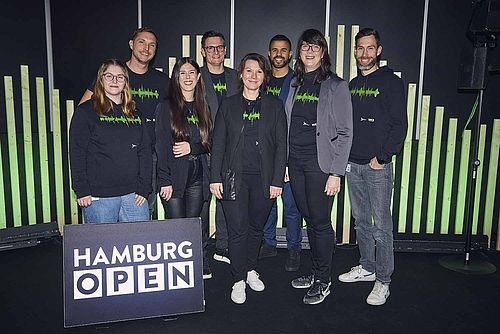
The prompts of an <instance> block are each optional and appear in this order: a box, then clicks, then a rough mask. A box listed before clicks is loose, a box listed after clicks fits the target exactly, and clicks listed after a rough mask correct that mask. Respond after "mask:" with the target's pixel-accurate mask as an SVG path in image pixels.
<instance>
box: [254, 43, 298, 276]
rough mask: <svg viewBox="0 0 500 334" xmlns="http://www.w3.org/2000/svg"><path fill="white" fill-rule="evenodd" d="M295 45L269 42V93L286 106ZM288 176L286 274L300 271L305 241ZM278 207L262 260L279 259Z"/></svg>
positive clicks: (270, 222) (285, 196)
mask: <svg viewBox="0 0 500 334" xmlns="http://www.w3.org/2000/svg"><path fill="white" fill-rule="evenodd" d="M291 48H292V45H291V43H290V40H289V39H288V37H286V36H284V35H276V36H274V37H273V38H271V41H270V42H269V51H268V56H269V61H270V62H271V67H272V75H271V78H270V80H269V84H268V85H267V87H266V93H267V94H270V95H274V96H277V97H279V99H280V100H281V101H283V103H285V102H286V98H287V96H288V91H289V88H290V82H291V81H292V77H293V76H294V72H293V70H292V69H291V68H290V67H289V63H290V60H291V59H292V50H291ZM288 181H289V180H288V172H287V173H286V175H285V184H284V186H283V193H282V194H281V200H282V201H283V208H284V219H285V224H286V241H287V248H288V258H287V260H286V262H285V270H286V271H297V270H299V267H300V250H301V244H300V242H301V240H302V227H301V221H302V218H301V216H300V214H299V210H298V209H297V205H296V204H295V199H294V198H293V194H292V190H291V188H290V183H289V182H288ZM277 218H278V217H277V206H276V203H274V205H273V208H272V209H271V213H270V214H269V218H268V220H267V223H266V225H265V226H264V240H263V241H262V245H261V248H260V253H259V258H261V259H262V258H266V257H273V256H276V254H277V252H276V244H277V241H276V223H277Z"/></svg>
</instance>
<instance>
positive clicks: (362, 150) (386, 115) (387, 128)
mask: <svg viewBox="0 0 500 334" xmlns="http://www.w3.org/2000/svg"><path fill="white" fill-rule="evenodd" d="M349 89H350V91H351V98H352V109H353V125H354V129H353V132H354V136H353V141H352V148H351V154H350V156H349V161H352V162H354V163H357V164H367V163H369V162H370V160H371V159H372V158H373V157H377V158H378V160H379V161H384V162H390V160H391V157H392V156H393V155H395V154H398V153H399V151H400V150H401V147H402V146H403V142H404V139H405V137H406V129H407V127H408V121H407V116H406V103H405V90H404V86H403V81H402V80H401V79H400V78H399V77H398V76H396V75H395V74H394V72H393V71H392V70H391V69H390V68H388V67H386V66H384V67H381V68H379V69H378V70H376V71H375V72H372V73H370V74H368V75H366V76H362V75H358V76H357V77H356V78H354V79H352V81H351V82H350V83H349Z"/></svg>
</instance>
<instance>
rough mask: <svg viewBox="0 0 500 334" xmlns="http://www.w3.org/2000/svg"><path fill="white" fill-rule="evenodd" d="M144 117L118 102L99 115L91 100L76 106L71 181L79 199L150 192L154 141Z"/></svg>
mask: <svg viewBox="0 0 500 334" xmlns="http://www.w3.org/2000/svg"><path fill="white" fill-rule="evenodd" d="M144 123H145V122H144V121H143V118H142V117H140V115H136V116H134V117H133V118H127V117H126V116H125V115H124V114H123V112H122V108H121V106H119V105H116V104H114V103H113V109H112V110H111V111H110V112H109V113H108V114H107V115H106V116H99V115H97V113H96V112H95V111H94V109H93V108H92V100H89V101H87V102H85V103H82V104H81V105H79V106H78V108H76V111H75V113H74V114H73V118H72V120H71V127H70V130H69V136H70V143H69V146H70V148H69V154H70V161H71V180H72V183H73V189H74V190H75V193H76V196H77V198H81V197H85V196H88V195H92V196H96V197H115V196H122V195H126V194H130V193H133V192H135V193H137V194H139V195H141V196H143V197H146V198H147V197H148V194H149V193H150V192H151V172H152V170H151V167H152V156H151V144H150V139H149V135H148V132H147V129H146V126H145V124H144Z"/></svg>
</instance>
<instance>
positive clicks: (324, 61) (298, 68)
mask: <svg viewBox="0 0 500 334" xmlns="http://www.w3.org/2000/svg"><path fill="white" fill-rule="evenodd" d="M303 42H306V43H309V44H314V45H319V46H320V47H321V50H322V51H323V58H321V64H320V66H319V72H318V74H317V75H316V78H314V83H321V82H323V81H325V80H326V79H328V78H329V77H330V76H331V75H332V74H333V72H332V70H331V67H332V63H331V62H330V55H329V54H328V43H327V42H326V39H325V36H323V34H322V33H321V32H320V31H319V30H316V29H307V30H305V31H304V32H303V33H302V35H300V38H299V42H298V43H297V61H296V62H295V74H296V76H295V80H294V82H293V83H292V87H298V86H302V84H303V82H304V74H305V73H306V70H305V66H304V63H303V62H302V59H301V58H300V48H301V46H302V43H303Z"/></svg>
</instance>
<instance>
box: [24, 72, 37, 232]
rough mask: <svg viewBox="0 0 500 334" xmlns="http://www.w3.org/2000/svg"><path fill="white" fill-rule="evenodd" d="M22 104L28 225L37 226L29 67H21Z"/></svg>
mask: <svg viewBox="0 0 500 334" xmlns="http://www.w3.org/2000/svg"><path fill="white" fill-rule="evenodd" d="M21 104H22V110H23V143H24V170H25V178H26V203H27V206H28V224H29V225H34V224H36V201H35V177H34V168H33V138H32V135H31V133H32V132H33V131H32V129H31V107H30V82H29V74H28V66H26V65H21Z"/></svg>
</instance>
